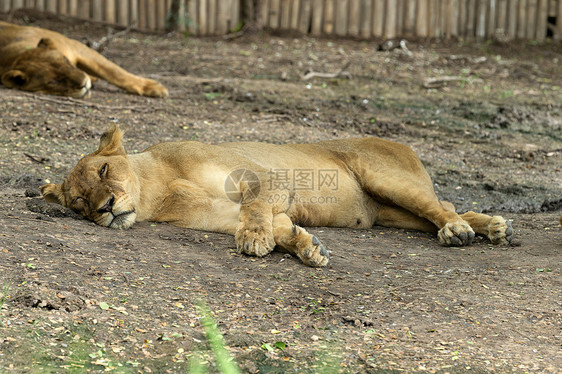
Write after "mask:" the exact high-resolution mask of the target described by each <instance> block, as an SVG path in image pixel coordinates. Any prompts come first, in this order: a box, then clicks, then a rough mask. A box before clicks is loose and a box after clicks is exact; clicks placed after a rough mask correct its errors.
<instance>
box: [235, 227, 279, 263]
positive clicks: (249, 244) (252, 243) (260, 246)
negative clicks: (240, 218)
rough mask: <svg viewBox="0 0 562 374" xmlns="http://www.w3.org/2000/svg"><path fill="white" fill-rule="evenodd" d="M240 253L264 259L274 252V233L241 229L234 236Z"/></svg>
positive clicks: (256, 229)
mask: <svg viewBox="0 0 562 374" xmlns="http://www.w3.org/2000/svg"><path fill="white" fill-rule="evenodd" d="M234 239H235V241H236V248H237V250H238V252H241V253H245V254H248V255H251V256H258V257H263V256H265V255H267V254H269V253H270V252H271V251H273V248H275V240H274V239H273V232H272V231H271V230H267V229H264V228H261V227H259V228H245V227H239V228H238V230H236V234H235V235H234Z"/></svg>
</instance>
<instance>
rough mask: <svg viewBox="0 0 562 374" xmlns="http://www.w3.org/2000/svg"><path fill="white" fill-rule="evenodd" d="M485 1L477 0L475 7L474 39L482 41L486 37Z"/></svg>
mask: <svg viewBox="0 0 562 374" xmlns="http://www.w3.org/2000/svg"><path fill="white" fill-rule="evenodd" d="M486 9H487V6H486V0H477V5H476V37H477V38H479V39H483V38H484V37H485V36H486Z"/></svg>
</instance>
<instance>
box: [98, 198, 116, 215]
mask: <svg viewBox="0 0 562 374" xmlns="http://www.w3.org/2000/svg"><path fill="white" fill-rule="evenodd" d="M114 203H115V196H111V199H109V200H107V203H105V204H104V205H103V206H102V207H101V208H99V209H98V213H111V211H112V210H113V204H114Z"/></svg>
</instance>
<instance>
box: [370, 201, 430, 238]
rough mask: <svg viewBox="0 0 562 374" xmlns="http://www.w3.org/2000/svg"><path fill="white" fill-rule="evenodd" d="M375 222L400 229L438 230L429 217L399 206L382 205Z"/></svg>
mask: <svg viewBox="0 0 562 374" xmlns="http://www.w3.org/2000/svg"><path fill="white" fill-rule="evenodd" d="M375 224H377V225H379V226H385V227H396V228H398V229H407V230H418V231H424V232H437V226H435V225H434V224H433V223H431V222H430V221H428V220H427V219H425V218H422V217H419V216H417V215H415V214H413V213H412V212H409V211H408V210H406V209H404V208H400V207H397V206H388V205H381V206H380V207H379V210H378V211H377V216H376V218H375Z"/></svg>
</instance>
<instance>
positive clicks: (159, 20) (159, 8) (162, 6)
mask: <svg viewBox="0 0 562 374" xmlns="http://www.w3.org/2000/svg"><path fill="white" fill-rule="evenodd" d="M117 1H119V0H117ZM166 6H167V5H166V1H164V0H158V1H157V2H156V30H164V29H165V28H166Z"/></svg>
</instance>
